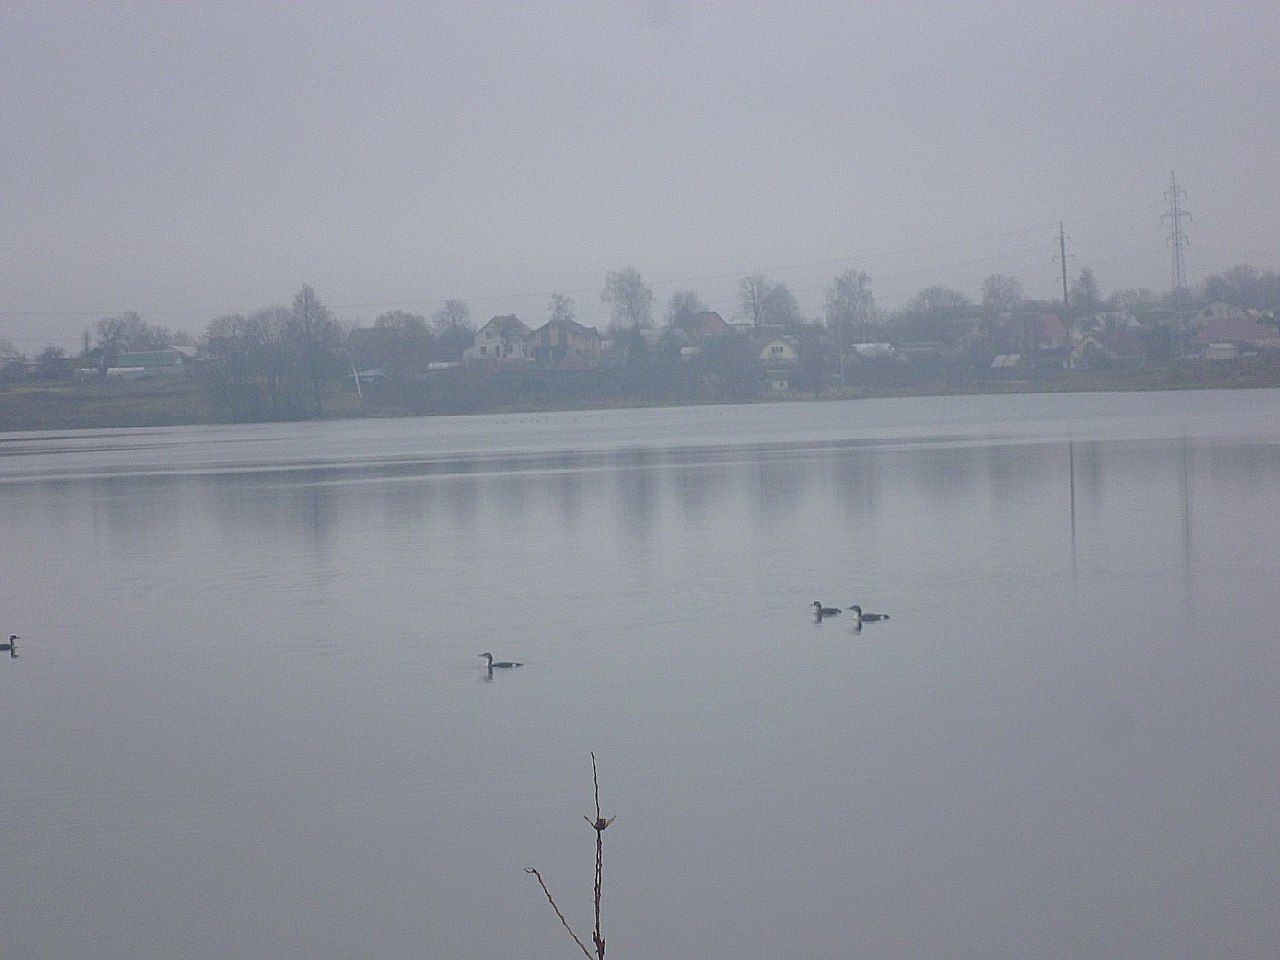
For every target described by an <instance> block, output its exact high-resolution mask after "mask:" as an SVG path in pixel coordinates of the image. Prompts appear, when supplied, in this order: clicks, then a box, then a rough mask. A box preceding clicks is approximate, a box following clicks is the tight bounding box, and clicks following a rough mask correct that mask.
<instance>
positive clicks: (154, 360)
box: [115, 350, 186, 367]
mask: <svg viewBox="0 0 1280 960" xmlns="http://www.w3.org/2000/svg"><path fill="white" fill-rule="evenodd" d="M184 360H186V356H185V354H183V353H182V351H181V350H139V351H135V352H133V353H122V354H120V356H119V357H118V358H117V359H116V364H115V365H116V366H117V367H176V366H178V365H179V364H181V363H182V362H183V361H184Z"/></svg>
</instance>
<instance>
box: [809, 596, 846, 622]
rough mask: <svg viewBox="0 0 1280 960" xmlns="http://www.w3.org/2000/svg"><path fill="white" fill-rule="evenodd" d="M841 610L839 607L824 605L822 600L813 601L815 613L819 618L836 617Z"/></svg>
mask: <svg viewBox="0 0 1280 960" xmlns="http://www.w3.org/2000/svg"><path fill="white" fill-rule="evenodd" d="M839 612H840V608H839V607H824V606H823V605H822V601H821V600H815V601H813V615H814V616H815V617H817V618H818V619H819V620H821V619H822V618H823V617H834V616H835V615H836V614H837V613H839Z"/></svg>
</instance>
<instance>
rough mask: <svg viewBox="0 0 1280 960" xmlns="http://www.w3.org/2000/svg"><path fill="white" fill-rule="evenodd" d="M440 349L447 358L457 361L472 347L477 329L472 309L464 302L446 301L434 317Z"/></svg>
mask: <svg viewBox="0 0 1280 960" xmlns="http://www.w3.org/2000/svg"><path fill="white" fill-rule="evenodd" d="M432 324H433V325H434V326H435V329H436V336H437V338H438V339H439V343H440V347H441V349H442V351H443V354H444V356H445V357H447V358H448V359H450V360H456V359H457V358H458V357H461V356H462V351H463V350H465V349H467V347H469V346H471V341H472V340H473V339H474V338H475V335H476V327H475V324H473V323H472V322H471V308H470V307H468V306H467V304H466V302H465V301H463V300H446V301H445V302H444V306H443V307H442V308H440V309H439V310H438V311H436V314H435V316H434V317H432Z"/></svg>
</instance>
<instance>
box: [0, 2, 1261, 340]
mask: <svg viewBox="0 0 1280 960" xmlns="http://www.w3.org/2000/svg"><path fill="white" fill-rule="evenodd" d="M1277 36H1280V4H1276V3H1273V2H1262V0H1257V2H1251V3H1222V2H1217V3H1198V4H1190V3H1182V2H1178V0H1172V2H1169V0H1166V2H1159V3H1155V2H1151V3H1137V4H1135V3H1120V2H1107V3H1102V2H1096V0H1094V2H1086V3H1071V4H1061V3H1032V2H992V3H984V4H974V5H969V4H954V3H950V2H941V0H932V2H918V3H912V2H902V0H893V2H887V3H873V4H837V3H831V4H818V3H807V4H796V5H792V4H776V3H710V2H699V0H691V2H680V0H641V2H593V3H581V4H569V3H565V4H540V3H525V4H511V3H494V4H481V3H457V2H453V3H440V4H431V3H424V2H422V0H415V2H404V3H390V2H384V3H377V4H347V3H307V2H290V3H274V2H271V3H268V2H266V0H260V2H254V3H249V2H238V3H230V2H228V3H208V4H178V3H173V2H171V0H165V2H149V3H129V2H113V3H102V2H80V3H56V2H49V0H41V2H38V3H31V2H26V0H5V2H4V3H3V4H0V54H2V55H0V89H3V96H0V121H2V123H0V129H3V136H2V137H0V214H2V216H0V336H4V337H7V338H9V339H10V340H13V341H14V342H15V343H16V344H17V345H18V346H19V347H20V348H21V349H24V350H31V349H34V348H36V347H38V346H39V345H41V344H43V343H45V342H47V341H50V340H53V341H55V342H59V343H62V344H64V345H67V346H70V345H71V344H72V343H74V342H75V338H76V337H77V336H78V334H79V332H80V331H81V330H82V329H83V328H84V327H85V326H87V325H89V324H91V323H92V322H93V321H94V320H95V319H96V318H97V317H99V316H101V315H103V314H107V313H112V312H117V311H121V310H129V309H132V310H138V311H139V312H141V313H142V314H143V315H144V317H145V318H146V319H148V320H151V321H154V322H160V323H165V324H169V325H172V326H176V327H181V328H185V329H188V330H192V331H196V330H199V329H200V328H201V327H202V326H203V325H204V323H205V322H207V321H208V320H209V319H210V318H211V317H213V316H216V315H218V314H220V313H226V312H231V311H247V310H251V309H254V308H256V307H259V306H264V305H268V304H272V303H277V302H283V301H287V300H288V299H289V298H290V297H291V296H292V294H293V293H294V292H295V291H296V289H297V288H298V287H299V286H300V285H301V284H302V283H311V284H312V285H313V286H315V288H316V289H317V291H318V292H319V294H320V296H321V297H322V299H324V300H325V301H326V302H327V303H329V304H330V305H331V306H333V307H334V308H335V310H336V312H337V313H338V315H339V316H340V317H341V318H342V319H344V320H348V321H356V320H365V321H368V320H371V319H372V318H373V317H374V316H376V314H377V313H379V312H380V311H381V310H383V309H387V308H391V307H401V308H405V309H412V310H416V311H419V312H423V313H430V312H432V311H433V310H435V309H437V308H438V301H439V300H441V299H443V298H445V297H462V298H465V299H467V300H468V301H470V303H471V305H472V307H473V310H474V312H475V314H476V315H477V317H478V318H480V319H486V318H487V317H488V316H490V315H492V314H495V313H507V312H515V313H517V314H518V315H520V316H521V317H522V318H523V319H526V320H528V321H531V322H533V321H538V320H540V319H541V318H542V317H543V316H544V314H545V307H546V301H547V297H548V295H549V294H550V293H552V292H555V291H565V292H569V293H571V294H572V295H574V296H575V297H576V298H577V300H578V303H579V306H580V313H581V314H582V316H583V319H585V320H587V321H588V322H592V321H603V320H604V318H605V309H604V306H605V305H603V304H601V303H600V301H599V291H600V288H601V286H602V283H603V278H604V273H605V271H606V270H607V269H610V268H618V267H621V266H625V265H628V264H634V265H635V266H636V267H637V268H639V270H640V272H641V273H642V274H643V276H644V277H645V278H646V279H647V280H648V281H649V282H650V283H651V285H652V286H653V287H654V289H655V293H656V295H657V298H658V299H659V301H662V302H665V300H666V298H667V296H669V294H670V292H671V291H672V289H674V288H677V287H685V286H688V287H692V288H694V289H696V290H698V291H700V292H701V293H702V295H703V296H704V298H706V299H707V300H708V301H709V303H710V305H711V306H712V307H713V308H715V309H718V310H720V311H721V312H722V313H724V314H725V315H726V316H728V315H729V314H731V313H733V312H734V310H735V309H736V296H735V288H736V284H737V280H738V278H739V277H741V276H742V275H743V274H745V273H750V272H764V273H767V274H769V275H770V276H771V277H774V278H776V279H780V280H785V281H786V282H788V283H789V284H790V285H791V287H792V289H793V290H794V291H795V293H796V294H797V296H798V297H799V299H800V301H801V305H802V307H803V308H804V309H805V310H806V311H807V312H810V313H813V314H817V313H818V312H819V311H820V309H821V301H822V286H823V284H824V283H825V282H827V281H828V280H829V279H830V278H831V277H832V276H833V275H834V274H835V273H837V272H839V271H840V270H842V269H844V268H845V267H848V266H857V267H859V268H862V269H865V270H867V271H868V272H869V273H870V274H871V277H872V284H873V290H874V291H875V292H876V293H877V296H878V297H879V299H880V301H881V303H882V304H886V305H889V306H894V305H898V304H901V303H902V302H904V301H905V300H906V299H907V298H908V297H909V296H910V295H911V294H912V293H913V292H914V291H915V290H917V289H918V288H920V287H921V286H926V285H929V284H933V283H945V284H949V285H953V286H956V287H958V288H960V289H962V290H965V291H966V292H968V293H970V294H971V295H976V293H977V289H978V285H979V283H980V282H981V280H982V278H983V277H984V276H985V275H987V274H988V273H992V272H1003V273H1011V274H1013V275H1015V276H1018V277H1019V278H1020V279H1021V280H1022V282H1023V284H1024V286H1025V287H1026V289H1027V291H1028V293H1029V294H1032V295H1043V296H1051V295H1052V294H1053V292H1054V289H1055V284H1056V283H1057V269H1058V268H1057V263H1056V261H1055V259H1054V258H1055V253H1056V247H1055V236H1056V232H1057V221H1058V220H1059V219H1063V220H1065V221H1066V224H1067V233H1068V236H1069V247H1070V250H1071V252H1073V253H1074V256H1075V259H1074V261H1072V263H1071V269H1073V270H1078V269H1079V268H1080V267H1082V266H1086V265H1088V266H1092V267H1093V268H1094V270H1095V272H1096V274H1097V275H1098V278H1099V280H1100V281H1101V283H1102V286H1103V288H1104V290H1108V291H1109V290H1110V289H1112V288H1114V287H1118V286H1151V287H1156V288H1165V287H1167V286H1168V283H1169V255H1168V250H1167V248H1166V245H1165V239H1164V237H1165V234H1164V228H1163V227H1162V225H1161V223H1160V213H1161V210H1162V202H1163V201H1162V196H1161V195H1162V192H1163V191H1164V190H1165V189H1166V187H1167V185H1168V184H1167V181H1168V177H1169V172H1170V171H1171V170H1176V171H1177V173H1178V178H1179V180H1180V182H1181V183H1182V185H1183V186H1185V188H1186V190H1187V192H1188V194H1189V198H1188V206H1189V207H1190V209H1191V210H1192V211H1193V213H1194V216H1195V221H1194V223H1193V224H1192V226H1191V238H1192V245H1191V247H1190V248H1189V250H1188V265H1189V270H1190V273H1191V275H1192V278H1193V279H1198V278H1200V277H1202V276H1203V275H1204V274H1205V273H1207V272H1213V271H1215V270H1218V269H1221V268H1223V267H1226V266H1229V265H1230V264H1232V263H1236V262H1241V261H1248V262H1255V263H1260V264H1264V265H1267V266H1277V265H1280V255H1278V253H1280V251H1278V246H1277V234H1278V229H1277V225H1278V224H1280V177H1278V176H1277V174H1278V173H1280V157H1278V153H1280V151H1278V149H1277V148H1278V147H1280V53H1278V52H1277V49H1276V38H1277Z"/></svg>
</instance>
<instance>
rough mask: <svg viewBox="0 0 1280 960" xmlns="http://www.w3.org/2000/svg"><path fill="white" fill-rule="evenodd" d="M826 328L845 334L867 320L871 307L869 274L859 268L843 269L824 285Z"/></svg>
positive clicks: (871, 312) (869, 319) (873, 309)
mask: <svg viewBox="0 0 1280 960" xmlns="http://www.w3.org/2000/svg"><path fill="white" fill-rule="evenodd" d="M826 295H827V329H828V330H830V331H831V332H832V333H834V334H837V335H838V336H842V337H844V336H849V335H851V334H852V333H853V330H854V328H855V327H857V326H861V325H864V324H867V323H869V322H870V321H871V316H872V314H873V313H874V311H875V306H876V301H875V297H873V296H872V294H871V278H870V277H869V276H867V275H866V273H864V272H863V271H861V270H846V271H845V272H844V273H842V274H840V276H838V277H836V278H835V280H834V281H832V283H831V286H829V287H827V290H826Z"/></svg>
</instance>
